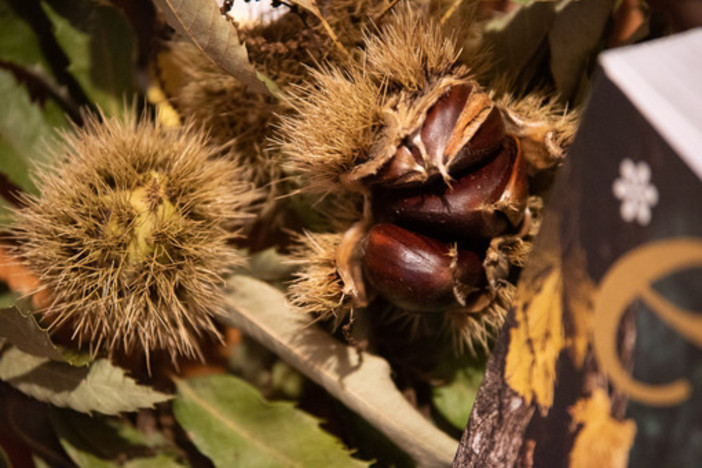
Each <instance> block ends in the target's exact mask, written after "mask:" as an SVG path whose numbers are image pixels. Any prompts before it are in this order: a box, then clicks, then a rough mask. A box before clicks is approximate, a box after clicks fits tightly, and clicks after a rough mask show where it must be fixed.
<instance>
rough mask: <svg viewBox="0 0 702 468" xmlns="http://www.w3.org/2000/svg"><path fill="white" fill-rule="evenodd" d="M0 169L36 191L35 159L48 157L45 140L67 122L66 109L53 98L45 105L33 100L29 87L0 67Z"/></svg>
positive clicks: (40, 159)
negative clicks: (0, 104)
mask: <svg viewBox="0 0 702 468" xmlns="http://www.w3.org/2000/svg"><path fill="white" fill-rule="evenodd" d="M0 95H2V99H3V106H5V108H6V109H12V112H0V172H2V173H3V174H5V175H6V176H7V177H8V178H9V179H10V180H11V181H12V182H13V183H14V184H16V185H18V186H19V187H21V188H22V189H24V190H27V191H29V192H35V193H36V187H35V186H34V182H33V181H32V180H31V177H30V167H31V166H32V164H33V163H39V162H43V161H46V159H47V153H46V148H45V147H44V146H43V143H46V142H48V141H49V140H50V139H51V137H52V136H54V135H55V133H56V129H57V127H62V126H66V125H67V124H68V122H67V120H66V118H65V117H64V115H63V112H62V111H61V109H60V108H59V107H58V105H57V104H56V103H55V102H54V101H51V100H48V101H46V102H45V105H44V107H41V106H39V105H38V104H35V103H34V102H32V101H31V99H30V97H29V93H28V92H27V90H26V88H25V87H24V86H22V85H20V84H18V83H17V82H16V81H15V78H14V77H13V76H12V74H11V73H10V72H8V71H7V70H2V69H0Z"/></svg>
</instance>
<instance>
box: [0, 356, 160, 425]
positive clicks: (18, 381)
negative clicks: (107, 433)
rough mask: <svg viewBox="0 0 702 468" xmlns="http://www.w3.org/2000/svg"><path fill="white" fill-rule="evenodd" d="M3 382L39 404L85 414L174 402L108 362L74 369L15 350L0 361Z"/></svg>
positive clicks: (99, 360) (114, 411) (107, 412)
mask: <svg viewBox="0 0 702 468" xmlns="http://www.w3.org/2000/svg"><path fill="white" fill-rule="evenodd" d="M0 379H2V380H4V381H5V382H7V383H8V384H10V385H12V386H13V387H15V388H16V389H18V390H20V391H21V392H22V393H24V394H26V395H29V396H31V397H34V398H36V399H37V400H39V401H43V402H46V403H51V404H52V405H54V406H59V407H65V408H71V409H74V410H76V411H80V412H83V413H92V412H99V413H103V414H119V413H122V412H129V411H136V410H138V409H140V408H151V407H153V406H154V405H155V404H156V403H161V402H164V401H168V400H170V399H171V396H170V395H167V394H165V393H161V392H158V391H156V390H154V389H152V388H151V387H147V386H145V385H140V384H137V383H136V381H134V379H132V378H130V377H127V375H126V374H125V371H124V370H123V369H121V368H119V367H116V366H114V365H112V363H110V361H108V360H107V359H98V360H96V361H94V362H93V363H92V364H91V365H90V366H89V367H74V366H71V365H70V364H68V363H65V362H57V361H51V360H49V359H48V358H43V357H38V356H33V355H31V354H27V353H25V352H23V351H21V350H20V349H18V348H14V347H13V348H10V349H8V350H7V351H5V352H4V353H3V354H2V356H1V357H0Z"/></svg>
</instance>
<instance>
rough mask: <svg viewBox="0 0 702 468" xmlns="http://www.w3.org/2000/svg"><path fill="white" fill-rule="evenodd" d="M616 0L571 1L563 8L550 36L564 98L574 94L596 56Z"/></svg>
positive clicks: (554, 72)
mask: <svg viewBox="0 0 702 468" xmlns="http://www.w3.org/2000/svg"><path fill="white" fill-rule="evenodd" d="M613 8H614V0H590V1H587V2H580V1H573V0H569V1H567V2H565V3H564V4H563V5H561V6H560V7H559V10H558V14H557V16H556V19H555V21H554V22H553V28H552V29H551V32H550V33H549V36H548V42H549V47H550V50H551V74H552V75H553V79H554V81H555V83H556V89H557V90H558V92H559V93H560V95H561V97H562V98H563V99H564V100H568V99H570V98H571V97H573V95H574V93H575V92H576V91H577V89H578V85H579V84H580V81H581V79H582V76H583V74H584V72H586V70H587V66H588V64H590V63H592V62H593V61H594V59H595V54H596V52H597V49H598V45H599V44H600V42H601V41H602V35H603V33H604V30H605V26H606V24H607V20H608V19H609V18H610V16H611V14H612V9H613Z"/></svg>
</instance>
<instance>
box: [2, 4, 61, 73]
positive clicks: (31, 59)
mask: <svg viewBox="0 0 702 468" xmlns="http://www.w3.org/2000/svg"><path fill="white" fill-rule="evenodd" d="M0 31H2V32H3V35H2V40H1V41H0V60H1V61H3V62H12V63H14V64H18V65H24V66H29V67H35V66H39V67H41V68H42V69H43V70H49V69H50V67H49V65H48V63H47V62H46V60H45V59H44V54H43V53H42V50H41V46H40V45H39V37H38V36H37V34H36V32H35V31H34V29H32V27H31V26H30V25H29V24H27V22H26V21H24V20H23V19H22V18H21V17H19V16H18V15H16V14H15V12H14V10H13V9H12V8H11V7H10V4H9V3H8V2H6V1H3V2H0Z"/></svg>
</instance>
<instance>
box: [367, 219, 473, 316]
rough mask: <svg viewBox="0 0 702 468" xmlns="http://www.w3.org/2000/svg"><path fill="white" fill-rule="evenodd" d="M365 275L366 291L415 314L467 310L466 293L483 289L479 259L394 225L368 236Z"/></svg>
mask: <svg viewBox="0 0 702 468" xmlns="http://www.w3.org/2000/svg"><path fill="white" fill-rule="evenodd" d="M363 271H364V273H365V277H366V279H367V280H368V282H369V283H370V285H371V286H372V287H373V288H374V289H375V291H377V292H378V293H380V294H381V295H382V296H383V297H384V298H385V299H387V300H388V301H390V302H392V303H393V304H395V305H396V306H398V307H400V308H402V309H404V310H408V311H413V312H445V311H447V310H451V309H456V308H459V307H461V306H463V305H465V296H467V295H468V294H466V293H468V292H478V291H480V290H481V289H482V288H483V287H484V286H485V285H486V283H487V280H486V278H485V271H484V270H483V265H482V259H481V258H480V255H479V254H478V253H476V252H473V251H471V250H464V249H461V250H455V249H452V248H451V246H449V245H448V244H445V243H443V242H440V241H437V240H435V239H432V238H431V237H427V236H423V235H420V234H415V233H413V232H410V231H408V230H406V229H402V228H401V227H399V226H396V225H394V224H376V225H375V226H373V227H372V228H371V230H370V232H369V233H368V239H367V245H366V248H365V253H364V255H363Z"/></svg>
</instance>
